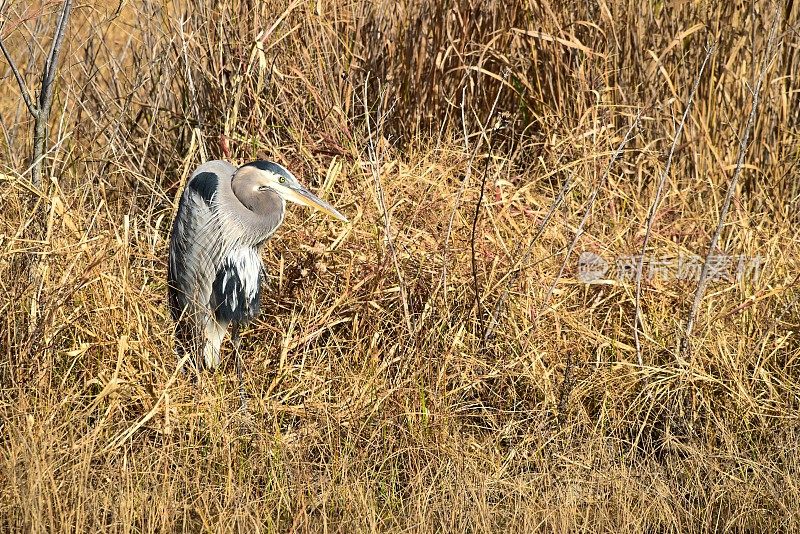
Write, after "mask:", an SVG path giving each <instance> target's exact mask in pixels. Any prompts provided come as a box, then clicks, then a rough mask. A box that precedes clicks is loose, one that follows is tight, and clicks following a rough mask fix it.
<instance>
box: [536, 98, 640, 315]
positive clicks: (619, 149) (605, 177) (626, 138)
mask: <svg viewBox="0 0 800 534" xmlns="http://www.w3.org/2000/svg"><path fill="white" fill-rule="evenodd" d="M641 118H642V110H641V109H640V110H638V111H637V112H636V118H635V119H634V121H633V124H631V126H630V128H628V131H627V132H625V136H624V137H623V138H622V141H621V142H620V144H619V146H617V149H616V150H615V151H614V153H613V154H612V155H611V160H610V161H609V162H608V166H607V167H606V171H605V173H603V178H602V179H601V180H600V183H599V184H597V186H595V188H594V189H593V190H592V194H591V195H590V196H589V203H588V204H587V206H586V211H584V212H583V217H582V218H581V222H580V224H578V229H577V230H576V231H575V237H574V238H573V239H572V242H571V243H570V244H569V247H568V248H567V254H566V255H565V256H564V261H563V262H562V263H561V268H560V269H559V270H558V274H557V275H556V277H555V278H554V279H553V283H552V284H550V289H548V290H547V295H545V297H544V301H543V302H542V306H541V308H540V313H541V310H542V309H544V308H545V307H546V306H547V303H548V302H550V297H551V296H552V294H553V291H554V290H555V288H556V284H557V283H558V281H559V280H560V279H561V275H563V274H564V269H565V268H566V266H567V261H568V260H569V257H570V256H571V255H572V251H573V249H574V248H575V245H576V244H577V243H578V239H579V238H580V236H581V235H582V234H583V227H584V226H585V225H586V221H587V220H589V215H591V213H592V207H593V206H594V202H595V200H597V193H598V192H599V191H600V188H601V187H602V186H603V184H605V183H606V181H607V180H608V176H609V174H611V167H613V166H614V162H615V161H617V158H619V157H620V155H621V154H622V151H623V150H624V149H625V145H627V144H628V141H630V140H631V134H632V133H633V131H634V130H635V129H636V128H637V127H638V126H639V121H640V120H641Z"/></svg>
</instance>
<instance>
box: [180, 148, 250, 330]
mask: <svg viewBox="0 0 800 534" xmlns="http://www.w3.org/2000/svg"><path fill="white" fill-rule="evenodd" d="M235 171H236V167H234V166H233V165H231V164H230V163H227V162H224V161H210V162H207V163H204V164H203V165H201V166H200V167H198V168H197V170H195V172H194V173H193V174H192V177H191V178H190V180H189V183H188V184H187V185H186V189H185V190H184V192H183V194H182V195H181V200H180V203H179V205H178V213H177V215H176V216H175V221H174V223H173V226H172V236H171V238H170V247H169V268H168V276H167V278H168V284H169V305H170V310H171V312H172V316H173V318H174V319H175V320H176V321H177V320H179V319H181V318H187V316H189V317H193V318H195V319H203V320H207V319H208V316H209V314H210V312H211V310H210V303H209V300H210V296H211V289H212V284H213V282H214V278H215V277H216V274H217V269H218V267H219V265H220V263H221V262H222V259H223V258H224V256H225V255H226V254H227V252H228V249H229V248H230V245H229V243H228V242H227V241H228V239H227V236H226V232H223V230H222V225H221V222H220V220H219V216H218V213H217V208H216V204H215V197H216V195H217V191H218V188H219V183H220V181H221V180H229V179H230V177H231V176H232V175H233V173H234V172H235Z"/></svg>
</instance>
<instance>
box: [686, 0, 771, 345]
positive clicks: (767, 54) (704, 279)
mask: <svg viewBox="0 0 800 534" xmlns="http://www.w3.org/2000/svg"><path fill="white" fill-rule="evenodd" d="M779 21H780V8H777V9H776V10H775V16H774V18H773V21H772V28H771V29H770V32H769V39H768V40H767V48H766V50H765V51H764V60H763V62H762V65H761V72H760V73H759V75H758V80H756V86H755V88H754V90H753V99H752V103H751V105H750V116H749V117H748V119H747V124H746V125H745V128H744V132H743V133H742V138H741V142H740V143H739V155H738V157H737V161H736V168H735V169H734V171H733V176H732V177H731V180H730V182H729V183H728V192H727V193H726V194H725V200H724V201H723V203H722V209H721V210H720V214H719V223H718V224H717V228H716V230H715V231H714V235H713V236H712V237H711V242H710V243H709V245H708V251H707V252H706V257H705V260H704V261H703V268H702V269H701V271H700V280H699V281H698V282H697V290H696V291H695V294H694V301H693V302H692V309H691V310H690V311H689V315H688V316H687V318H686V330H685V331H684V334H683V339H682V340H681V343H680V346H679V353H680V354H690V353H691V351H690V347H689V338H690V337H691V335H692V330H693V329H694V323H695V320H696V318H697V311H698V310H699V309H700V303H701V302H702V300H703V296H704V295H705V291H706V286H707V285H708V273H709V260H710V259H711V256H712V255H713V254H714V251H715V250H716V248H717V243H718V242H719V237H720V235H721V234H722V227H723V226H724V225H725V219H726V217H727V215H728V210H729V209H730V206H731V201H732V200H733V193H734V192H735V191H736V184H737V182H738V181H739V175H740V174H741V173H742V168H743V167H744V157H745V154H746V153H747V144H748V142H749V141H750V133H751V131H752V129H753V124H754V123H755V120H756V112H757V111H758V98H759V95H760V94H761V85H762V83H763V81H764V78H765V77H766V75H767V68H768V67H769V65H770V63H771V55H772V48H773V45H774V41H775V31H776V30H777V28H778V22H779Z"/></svg>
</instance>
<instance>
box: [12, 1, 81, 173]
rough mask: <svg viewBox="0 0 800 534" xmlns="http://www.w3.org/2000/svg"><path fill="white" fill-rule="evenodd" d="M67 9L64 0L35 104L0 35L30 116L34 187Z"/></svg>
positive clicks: (42, 150)
mask: <svg viewBox="0 0 800 534" xmlns="http://www.w3.org/2000/svg"><path fill="white" fill-rule="evenodd" d="M71 11H72V0H65V1H64V7H63V9H62V10H61V14H60V15H59V17H58V22H57V23H56V30H55V35H54V36H53V42H52V44H51V45H50V53H49V54H48V56H47V60H46V61H45V64H44V70H43V71H42V84H41V89H40V91H39V98H38V102H37V103H36V104H34V103H33V99H32V98H31V94H30V91H28V87H27V86H26V85H25V81H24V80H23V79H22V75H21V74H20V72H19V69H18V68H17V65H16V63H15V62H14V60H13V58H12V57H11V54H10V53H9V52H8V50H7V49H6V47H5V44H4V43H3V41H2V38H0V49H1V50H2V51H3V55H4V56H5V58H6V61H7V62H8V65H9V66H10V67H11V71H12V72H13V73H14V77H15V78H16V80H17V84H18V85H19V88H20V91H21V92H22V99H23V100H24V101H25V105H26V106H27V107H28V111H29V112H30V114H31V116H32V117H33V118H34V124H33V153H32V155H31V183H32V184H33V185H34V186H35V187H37V188H40V187H41V185H42V160H43V159H44V155H45V150H46V147H47V123H48V120H49V119H50V108H51V106H52V104H53V88H54V84H53V82H54V81H55V77H56V71H57V70H58V57H59V54H60V53H61V47H62V44H63V42H64V35H65V34H66V30H67V23H68V22H69V15H70V12H71Z"/></svg>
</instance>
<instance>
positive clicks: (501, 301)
mask: <svg viewBox="0 0 800 534" xmlns="http://www.w3.org/2000/svg"><path fill="white" fill-rule="evenodd" d="M571 184H572V176H570V178H568V179H567V180H565V181H564V184H563V185H562V186H561V191H559V193H558V197H556V199H555V200H554V201H553V203H552V204H551V205H550V210H549V211H548V212H547V215H545V217H544V219H543V220H542V222H541V224H539V229H538V230H537V232H536V233H535V234H534V235H533V237H531V240H530V241H528V246H527V248H526V249H525V253H524V254H523V255H522V257H521V258H520V259H519V260H518V261H517V262H516V264H517V265H518V267H516V268H514V269H513V270H512V272H511V273H510V276H509V277H508V280H507V281H506V287H505V289H504V290H503V293H502V294H501V295H500V298H499V299H497V302H496V303H495V305H494V311H492V317H491V321H490V322H489V326H488V327H487V328H486V332H485V334H484V339H488V338H490V337H491V336H492V334H493V333H494V329H495V327H496V326H497V320H498V317H499V316H500V310H501V309H502V308H503V304H504V303H505V300H506V298H507V297H508V293H509V291H510V290H511V286H512V284H514V282H516V280H517V279H518V278H519V275H520V274H521V273H522V271H523V270H524V268H525V264H526V263H527V262H528V258H530V255H531V250H533V245H534V243H536V241H537V240H538V239H539V238H540V237H541V236H542V234H543V233H544V231H545V229H546V228H547V225H548V224H549V223H550V219H552V218H553V215H554V214H555V212H556V210H557V209H558V207H559V206H560V205H561V203H562V202H563V201H564V198H566V196H567V193H568V192H569V191H570V190H571V189H572V186H571ZM516 255H517V251H515V252H514V256H516Z"/></svg>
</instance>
